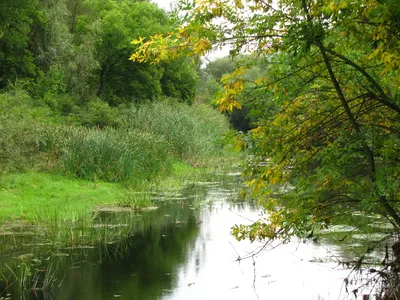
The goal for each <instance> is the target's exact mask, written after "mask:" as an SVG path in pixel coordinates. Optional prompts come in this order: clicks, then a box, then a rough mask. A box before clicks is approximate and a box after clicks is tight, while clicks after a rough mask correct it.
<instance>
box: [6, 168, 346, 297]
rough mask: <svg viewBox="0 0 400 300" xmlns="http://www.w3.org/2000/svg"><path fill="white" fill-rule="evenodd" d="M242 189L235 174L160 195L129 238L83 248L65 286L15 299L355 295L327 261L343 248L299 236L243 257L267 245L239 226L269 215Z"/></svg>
mask: <svg viewBox="0 0 400 300" xmlns="http://www.w3.org/2000/svg"><path fill="white" fill-rule="evenodd" d="M239 188H240V184H239V183H238V180H237V179H236V177H235V176H233V175H231V176H230V179H229V180H227V181H224V182H223V183H222V182H206V183H195V184H191V185H188V186H187V187H186V188H183V189H181V190H177V191H170V192H165V193H158V194H157V195H155V197H156V198H157V199H158V201H159V208H158V209H157V210H154V211H151V212H148V213H144V214H143V215H141V216H136V217H134V218H137V220H136V221H135V222H134V223H132V224H133V225H132V224H130V225H129V226H136V227H135V230H133V234H132V235H131V236H130V237H129V238H126V239H124V240H123V241H115V242H113V243H110V244H108V245H107V246H106V247H104V246H101V248H102V249H96V248H95V249H78V250H75V254H74V255H71V256H74V257H75V258H74V259H70V262H69V263H67V265H66V266H65V269H66V270H67V271H66V274H65V275H63V276H64V279H63V281H62V283H61V285H60V287H59V288H55V289H53V290H52V291H51V292H49V293H40V292H38V293H36V294H35V293H31V294H29V295H26V296H23V295H20V296H21V297H20V296H17V297H16V296H15V294H14V292H13V293H12V295H11V298H12V299H18V297H20V298H21V299H22V298H26V299H37V298H39V299H140V300H147V299H165V300H167V299H168V300H172V299H182V300H186V299H199V300H200V299H201V300H204V299H205V300H211V299H232V300H235V299H240V300H243V299H246V300H250V299H255V300H257V299H326V300H328V299H347V298H348V299H354V298H352V297H350V296H347V295H346V293H345V291H344V286H343V279H344V278H345V277H346V276H347V275H348V274H349V270H344V269H342V268H340V267H339V266H338V264H337V262H335V261H334V260H332V261H330V262H326V261H327V260H326V258H327V257H331V258H332V257H335V256H336V255H338V254H339V253H340V251H341V249H340V248H339V247H338V246H335V245H332V244H328V243H323V242H321V243H303V242H299V241H293V242H291V243H288V244H285V245H282V246H279V247H277V248H275V249H272V246H270V247H269V251H264V252H263V253H261V254H260V255H258V256H256V257H254V259H253V258H248V259H242V260H238V258H239V257H245V256H247V255H248V254H250V253H252V252H254V251H256V250H257V249H258V248H259V247H260V246H261V245H262V244H260V243H256V242H255V243H250V242H248V241H243V242H238V241H236V240H235V239H234V238H233V237H232V236H231V235H230V228H231V227H232V226H233V225H235V224H240V223H241V224H249V223H250V222H251V221H254V220H256V219H257V218H258V217H259V216H260V213H261V211H260V209H258V208H257V207H256V206H254V205H252V204H250V203H239V202H237V201H236V200H237V199H236V197H237V192H238V189H239ZM120 214H121V213H115V212H114V213H111V212H110V213H103V214H102V215H100V216H99V219H102V220H103V221H104V220H107V222H111V221H112V220H113V219H114V218H115V219H116V220H120V219H121V218H120ZM110 220H111V221H110ZM99 247H100V246H99ZM99 253H101V255H100V254H99ZM319 261H324V262H323V263H321V262H319ZM13 295H14V297H13Z"/></svg>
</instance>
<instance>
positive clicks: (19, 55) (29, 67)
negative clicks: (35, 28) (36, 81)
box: [0, 0, 42, 88]
mask: <svg viewBox="0 0 400 300" xmlns="http://www.w3.org/2000/svg"><path fill="white" fill-rule="evenodd" d="M41 18H42V15H41V13H40V11H39V9H38V1H37V0H3V1H1V3H0V88H3V87H5V86H6V85H7V83H8V81H11V82H13V81H15V80H16V79H17V78H18V77H19V78H21V77H22V78H23V77H31V76H32V75H33V74H34V73H35V71H36V70H35V64H34V63H33V53H32V51H30V49H29V47H28V46H29V41H30V33H31V26H32V24H33V23H40V22H41V21H42V20H41Z"/></svg>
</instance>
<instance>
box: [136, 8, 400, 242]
mask: <svg viewBox="0 0 400 300" xmlns="http://www.w3.org/2000/svg"><path fill="white" fill-rule="evenodd" d="M180 8H181V12H180V15H181V16H182V20H181V23H180V24H181V25H180V26H179V27H178V28H177V29H176V30H175V31H174V32H171V33H168V34H167V35H154V36H150V37H148V38H146V39H142V38H138V39H136V40H134V43H136V44H138V45H140V48H139V49H138V51H136V52H135V53H133V54H132V56H131V59H132V60H134V61H139V62H149V61H152V62H158V61H161V60H165V59H172V58H175V57H178V56H181V55H193V54H195V55H198V54H203V53H205V52H207V51H209V50H210V49H211V48H212V45H221V44H230V45H231V46H232V50H231V53H232V54H235V53H239V52H240V51H246V50H247V51H255V52H257V53H258V54H259V55H260V57H261V58H262V59H263V61H264V65H265V68H266V73H265V74H264V75H263V76H261V77H260V78H257V79H255V80H250V81H249V80H245V74H246V67H240V68H238V69H236V70H235V71H233V72H232V73H231V74H229V75H226V76H223V78H222V82H223V83H224V85H225V86H224V90H225V91H224V93H223V94H222V96H221V97H220V98H219V99H218V100H217V102H218V104H219V105H220V108H221V109H223V110H232V109H234V108H240V107H241V103H240V102H239V101H238V100H239V99H240V97H239V95H240V94H242V93H243V92H244V91H247V92H252V93H253V97H252V100H251V105H252V109H253V111H254V112H255V113H256V115H257V119H258V123H257V125H258V126H257V128H255V129H254V130H253V131H252V142H251V146H252V148H251V151H252V152H253V154H254V155H255V157H254V160H253V161H252V162H251V164H249V168H248V170H247V171H246V173H245V174H246V175H247V176H248V178H249V181H248V183H247V184H248V188H249V190H250V192H251V193H252V194H253V195H256V196H257V197H258V199H259V200H260V203H261V204H262V205H263V206H264V207H265V209H266V211H267V212H268V214H267V216H268V217H267V218H266V219H264V220H261V221H259V222H256V223H255V224H253V225H252V226H248V227H245V226H237V227H236V228H235V229H234V234H235V235H236V236H237V237H238V238H239V239H240V238H245V237H247V238H250V239H251V240H254V239H265V238H266V239H276V238H290V237H291V236H293V235H305V234H307V233H309V232H310V231H312V230H313V228H315V227H321V226H322V227H324V226H327V225H329V224H332V223H334V222H341V221H342V220H343V218H346V219H347V220H353V219H354V212H356V211H357V212H361V213H362V214H365V215H368V214H371V213H378V214H380V215H382V216H383V217H385V218H386V219H387V220H388V221H389V222H391V223H392V224H393V227H394V228H396V229H398V228H399V227H400V215H399V213H400V199H399V192H400V181H399V176H400V175H399V174H400V172H399V171H400V165H399V160H398V157H399V154H400V148H399V147H400V143H399V142H400V140H399V138H400V128H399V125H398V124H399V122H398V120H399V117H400V116H399V113H400V99H399V95H400V93H399V84H398V82H399V79H400V76H399V75H400V72H399V65H400V53H399V49H400V48H399V42H400V32H399V30H400V26H399V22H400V2H398V1H395V0H381V1H374V0H371V1H367V2H366V1H363V0H355V1H322V0H280V1H274V2H272V1H263V0H254V1H241V0H235V1H229V0H221V1H211V0H209V1H194V2H193V1H182V2H181V4H180ZM221 18H222V19H223V20H224V21H222V22H221V21H220V20H221ZM216 20H217V21H216Z"/></svg>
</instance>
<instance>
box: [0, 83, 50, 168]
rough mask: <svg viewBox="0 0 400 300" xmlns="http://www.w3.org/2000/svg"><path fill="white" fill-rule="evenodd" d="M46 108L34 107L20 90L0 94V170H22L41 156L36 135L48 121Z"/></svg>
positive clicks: (26, 95) (29, 98) (28, 97)
mask: <svg viewBox="0 0 400 300" xmlns="http://www.w3.org/2000/svg"><path fill="white" fill-rule="evenodd" d="M48 115H49V111H48V109H46V108H44V107H34V105H33V100H32V99H31V97H30V96H29V95H28V94H27V93H26V92H24V91H23V90H20V89H16V90H14V91H12V92H8V93H4V94H0V170H1V171H2V172H9V171H16V170H24V169H26V168H30V167H31V166H33V164H34V163H35V162H37V161H38V160H40V159H41V155H40V151H39V148H38V136H39V133H40V132H41V130H43V128H44V127H45V124H46V123H49V122H50V119H49V117H48Z"/></svg>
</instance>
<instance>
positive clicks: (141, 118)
mask: <svg viewBox="0 0 400 300" xmlns="http://www.w3.org/2000/svg"><path fill="white" fill-rule="evenodd" d="M126 119H127V120H126V123H127V126H128V128H131V129H136V130H139V131H141V132H149V133H150V134H152V135H155V136H159V137H160V138H161V139H163V140H165V141H166V142H167V143H168V145H169V147H170V149H171V151H172V153H173V154H174V155H176V156H178V157H181V158H184V159H199V158H204V157H207V156H208V157H210V156H212V155H215V154H216V152H218V151H220V150H221V146H220V144H218V141H219V140H220V138H221V135H222V134H223V133H224V132H226V131H227V129H228V127H229V125H228V122H227V120H226V119H225V118H224V117H222V116H221V114H220V113H219V112H217V111H216V110H214V109H212V108H210V107H208V106H206V105H194V106H188V105H186V104H182V103H173V104H169V103H166V102H154V103H149V104H147V105H144V106H141V107H140V108H133V109H131V111H129V112H128V113H127V116H126Z"/></svg>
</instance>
